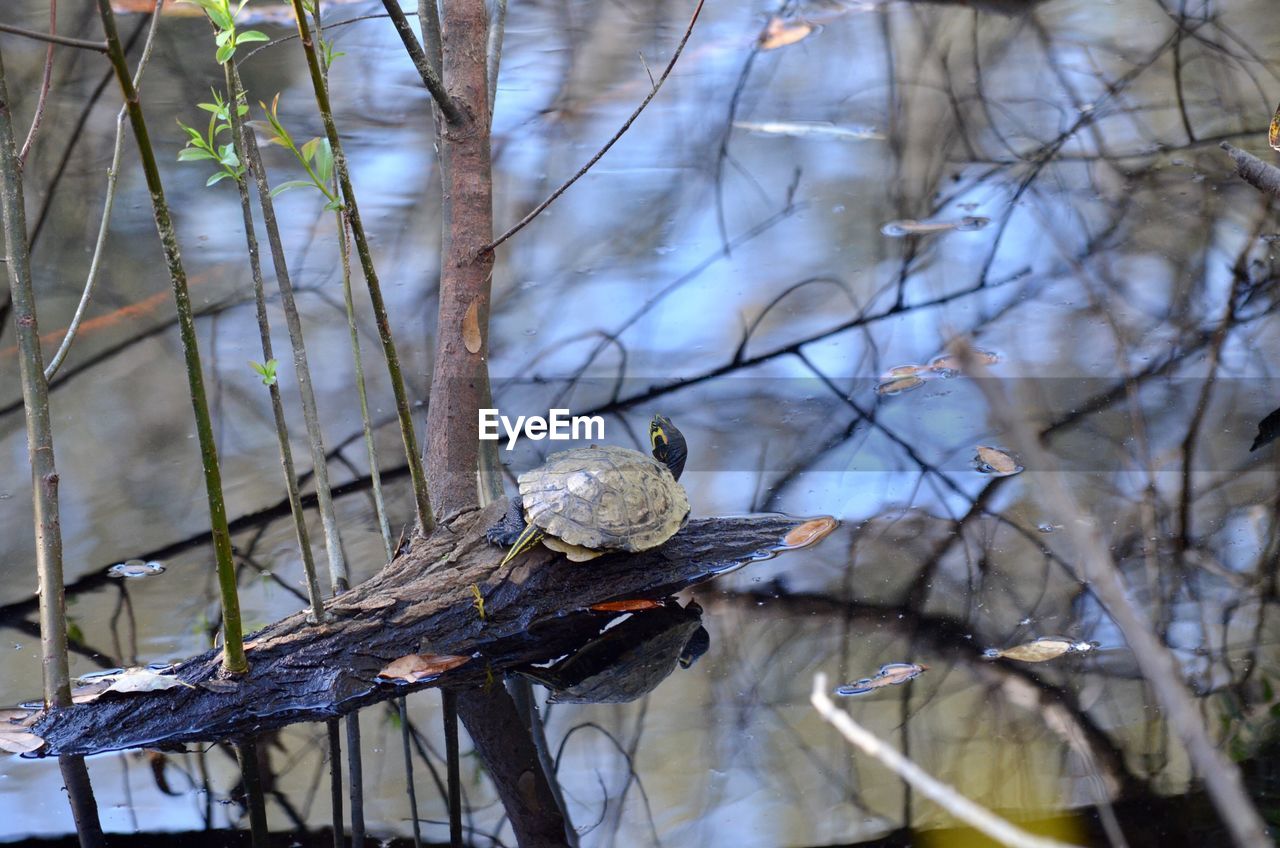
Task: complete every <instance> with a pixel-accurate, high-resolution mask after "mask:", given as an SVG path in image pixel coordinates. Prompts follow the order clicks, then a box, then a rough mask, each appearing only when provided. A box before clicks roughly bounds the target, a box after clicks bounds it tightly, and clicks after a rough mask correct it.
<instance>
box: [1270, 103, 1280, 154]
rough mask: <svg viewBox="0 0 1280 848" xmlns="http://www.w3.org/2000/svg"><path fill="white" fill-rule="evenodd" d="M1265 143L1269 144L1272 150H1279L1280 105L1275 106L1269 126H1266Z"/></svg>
mask: <svg viewBox="0 0 1280 848" xmlns="http://www.w3.org/2000/svg"><path fill="white" fill-rule="evenodd" d="M1267 144H1269V145H1271V149H1272V150H1280V106H1277V107H1276V113H1275V114H1274V115H1272V116H1271V126H1270V127H1268V128H1267Z"/></svg>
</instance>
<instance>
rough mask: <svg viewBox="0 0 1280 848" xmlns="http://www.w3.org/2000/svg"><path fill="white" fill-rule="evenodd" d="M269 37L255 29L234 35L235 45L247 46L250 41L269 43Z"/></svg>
mask: <svg viewBox="0 0 1280 848" xmlns="http://www.w3.org/2000/svg"><path fill="white" fill-rule="evenodd" d="M270 40H271V39H270V37H268V36H267V34H266V33H265V32H258V31H257V30H256V29H250V30H245V31H244V32H241V33H237V34H236V44H247V43H248V42H250V41H270Z"/></svg>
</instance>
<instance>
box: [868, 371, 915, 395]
mask: <svg viewBox="0 0 1280 848" xmlns="http://www.w3.org/2000/svg"><path fill="white" fill-rule="evenodd" d="M923 385H924V378H923V377H921V376H920V375H918V374H908V375H907V376H905V377H891V378H890V379H888V380H881V381H880V385H878V386H876V394H878V395H880V396H881V397H892V396H893V395H900V394H902V393H903V392H909V391H911V390H912V389H918V388H920V387H921V386H923Z"/></svg>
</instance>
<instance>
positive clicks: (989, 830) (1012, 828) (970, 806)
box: [810, 674, 1067, 848]
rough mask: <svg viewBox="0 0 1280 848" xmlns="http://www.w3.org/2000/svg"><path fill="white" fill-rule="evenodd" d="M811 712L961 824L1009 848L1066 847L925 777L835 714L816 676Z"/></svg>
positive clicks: (824, 681) (843, 716) (824, 684)
mask: <svg viewBox="0 0 1280 848" xmlns="http://www.w3.org/2000/svg"><path fill="white" fill-rule="evenodd" d="M810 700H811V702H812V703H813V706H814V708H815V709H816V710H817V711H818V713H819V715H821V716H822V718H823V719H824V720H826V721H827V722H828V723H830V724H832V725H834V726H835V728H836V729H837V730H838V731H840V733H841V735H842V736H844V738H845V739H847V740H848V741H849V742H850V744H852V745H854V746H856V747H858V748H860V749H861V750H862V751H863V752H864V753H866V754H867V755H869V756H871V757H874V758H875V759H877V760H879V761H880V762H881V763H882V764H884V765H885V766H887V767H888V768H889V769H890V770H892V771H893V772H894V773H895V774H897V775H898V776H899V777H901V778H902V779H903V780H905V781H907V782H908V783H910V784H911V785H912V786H913V787H914V788H916V789H917V790H919V791H920V794H922V795H924V796H925V797H926V798H929V799H930V800H931V801H933V802H934V803H936V804H938V805H939V806H941V807H943V808H944V809H945V810H947V812H949V813H951V814H952V815H954V816H955V817H956V818H958V819H960V820H961V821H965V822H967V823H969V824H970V825H972V826H973V827H975V828H977V829H978V830H980V831H982V832H983V833H985V834H986V835H988V836H990V837H991V838H992V839H995V840H996V841H997V842H999V843H1000V844H1002V845H1009V846H1013V848H1065V846H1066V845H1067V843H1065V842H1059V841H1058V840H1056V839H1046V838H1044V837H1041V836H1036V835H1034V834H1032V833H1029V832H1027V831H1025V830H1023V829H1022V828H1020V827H1017V826H1016V825H1014V824H1012V823H1010V822H1008V821H1006V820H1005V819H1002V818H1000V817H999V816H997V815H995V814H994V813H992V812H991V811H990V810H987V809H986V808H984V807H980V806H978V805H977V804H975V803H974V802H972V801H970V800H969V799H968V798H966V797H964V796H963V795H961V794H960V793H959V792H957V791H956V790H955V789H954V788H953V787H951V786H949V785H947V784H945V783H943V782H942V781H940V780H938V779H937V778H935V777H933V776H931V775H929V774H928V773H927V772H925V771H924V769H922V768H920V767H919V766H917V765H916V764H915V763H913V762H912V761H911V760H909V759H907V758H906V757H904V756H903V755H902V754H899V753H898V752H897V750H896V749H894V748H892V747H890V746H889V745H887V744H886V743H884V742H882V741H881V740H880V739H878V738H877V737H876V736H875V735H873V734H872V733H870V732H869V731H868V730H866V729H865V728H864V727H862V726H861V725H860V724H858V723H857V722H855V721H854V720H853V719H852V718H851V717H850V716H849V714H848V713H846V712H842V711H840V710H837V709H836V707H835V704H833V703H832V702H831V698H830V697H829V696H828V695H827V676H826V675H825V674H818V675H817V676H816V677H814V679H813V694H812V695H811V697H810Z"/></svg>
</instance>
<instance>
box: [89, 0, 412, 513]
mask: <svg viewBox="0 0 1280 848" xmlns="http://www.w3.org/2000/svg"><path fill="white" fill-rule="evenodd" d="M100 2H101V0H100ZM291 2H292V5H293V11H294V14H295V15H296V17H297V24H298V36H299V40H300V41H301V42H302V50H303V53H304V54H305V55H306V59H307V70H308V71H309V73H310V76H311V87H312V90H313V92H314V94H315V99H316V108H317V109H318V110H319V112H320V118H321V120H322V122H323V123H324V131H325V137H326V138H328V139H329V146H330V147H331V148H332V149H333V165H334V171H335V173H336V174H337V176H338V184H339V185H340V186H341V187H342V199H343V202H344V205H345V210H346V214H347V220H348V221H349V222H350V224H351V234H352V235H353V236H354V237H355V243H356V253H357V255H359V257H360V268H361V270H362V271H363V272H364V280H365V284H366V286H367V287H368V289H369V300H370V302H371V303H372V305H373V316H374V321H375V323H376V324H377V327H378V338H379V339H380V340H381V342H382V354H383V358H384V359H385V360H386V363H387V372H388V375H389V377H390V379H391V391H392V393H393V394H394V396H395V402H396V416H397V418H398V419H399V423H400V438H401V441H402V442H403V444H404V452H405V459H406V462H407V463H408V465H409V474H410V476H411V477H412V478H413V493H414V504H415V507H416V510H417V517H418V526H419V528H420V529H421V531H422V532H423V533H430V532H431V530H432V529H433V528H434V527H435V516H434V515H432V512H431V501H430V498H429V497H428V496H427V480H426V475H425V474H424V473H423V470H422V457H421V456H420V455H419V453H418V437H417V435H416V433H415V432H414V429H413V412H412V410H411V409H410V407H409V398H408V394H407V393H406V391H405V384H404V374H403V372H402V371H401V370H400V355H399V354H398V353H397V352H396V344H395V339H394V338H393V337H392V334H391V320H390V318H389V317H388V315H387V307H386V302H385V301H384V300H383V297H382V284H381V283H380V282H379V281H378V272H377V269H375V267H374V264H373V252H372V249H371V248H370V247H369V240H368V238H367V237H366V236H365V231H364V224H363V222H362V221H361V218H360V209H359V206H358V205H357V203H356V193H355V188H354V187H353V186H352V185H351V175H350V173H349V172H348V170H347V157H346V154H345V153H344V152H343V149H342V139H341V138H340V137H339V136H338V127H337V124H336V123H334V120H333V110H332V109H331V108H330V106H329V90H328V86H327V85H326V84H325V81H324V72H323V70H322V69H321V63H320V57H319V55H318V53H317V51H316V46H315V43H314V41H313V40H312V36H311V27H310V25H309V24H308V23H307V18H306V12H305V10H304V9H303V7H302V0H291Z"/></svg>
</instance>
